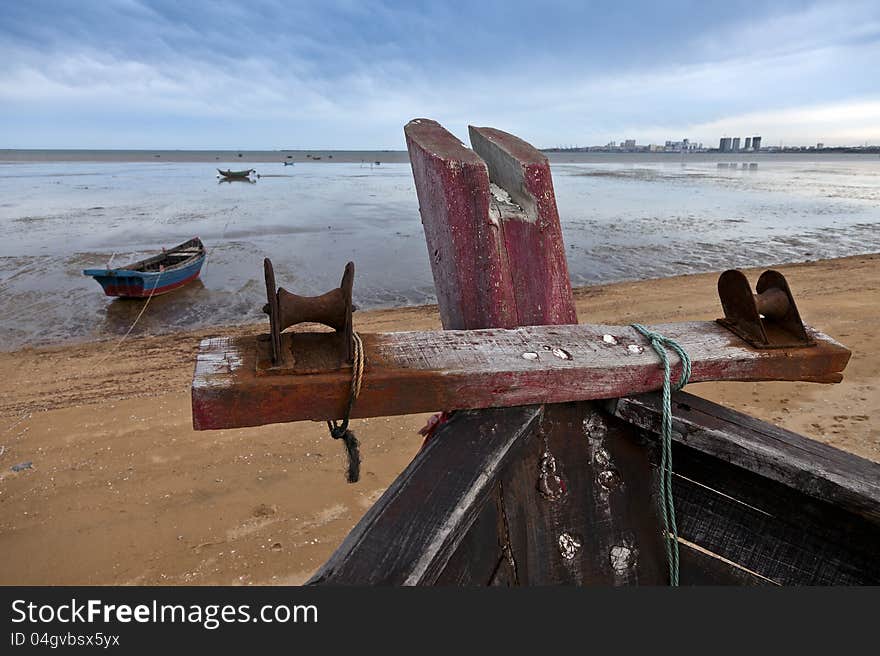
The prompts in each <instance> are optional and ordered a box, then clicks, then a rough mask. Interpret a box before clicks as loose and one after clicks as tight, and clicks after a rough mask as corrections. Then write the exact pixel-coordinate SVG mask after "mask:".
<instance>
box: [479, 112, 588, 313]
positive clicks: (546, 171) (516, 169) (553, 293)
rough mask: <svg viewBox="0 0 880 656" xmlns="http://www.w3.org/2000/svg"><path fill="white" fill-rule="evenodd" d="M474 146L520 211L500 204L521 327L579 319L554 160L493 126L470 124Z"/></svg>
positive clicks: (506, 250) (499, 185)
mask: <svg viewBox="0 0 880 656" xmlns="http://www.w3.org/2000/svg"><path fill="white" fill-rule="evenodd" d="M469 131H470V138H471V144H472V145H473V147H474V150H475V151H476V153H477V154H478V155H480V157H482V158H483V160H484V161H485V162H486V164H487V166H488V168H489V180H490V181H491V182H492V183H494V184H495V185H497V186H498V187H500V188H501V189H503V190H505V191H506V192H507V193H508V194H509V195H510V197H511V200H512V201H513V202H514V203H515V204H516V205H519V207H520V209H521V210H522V211H515V212H509V211H503V209H502V208H501V203H497V202H496V203H493V210H494V209H496V208H498V209H502V211H500V214H501V220H500V221H499V223H500V226H499V230H500V231H501V233H502V234H503V242H504V250H505V255H506V257H505V261H506V262H507V264H508V267H509V275H510V279H511V280H512V281H513V287H514V289H515V290H516V293H515V300H516V311H517V325H519V326H537V325H550V324H554V325H558V324H566V323H577V312H576V310H575V306H574V300H573V298H572V293H571V282H570V280H569V276H568V262H567V260H566V257H565V243H564V241H563V239H562V227H561V225H560V222H559V211H558V209H557V208H556V194H555V192H554V191H553V178H552V176H551V175H550V163H549V161H548V160H547V157H546V156H545V155H544V154H543V153H541V152H540V151H539V150H537V149H536V148H534V147H533V146H531V145H530V144H528V143H526V142H525V141H523V140H522V139H520V138H519V137H515V136H513V135H512V134H508V133H507V132H502V131H501V130H496V129H494V128H477V127H473V126H471V127H470V128H469Z"/></svg>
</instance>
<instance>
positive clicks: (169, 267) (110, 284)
mask: <svg viewBox="0 0 880 656" xmlns="http://www.w3.org/2000/svg"><path fill="white" fill-rule="evenodd" d="M206 256H207V249H206V248H205V245H204V244H203V243H202V240H201V239H199V238H198V237H193V238H192V239H190V240H189V241H185V242H183V243H182V244H180V245H178V246H175V247H174V248H171V249H169V250H165V249H162V252H161V253H160V254H158V255H154V256H153V257H148V258H147V259H145V260H140V261H139V262H135V263H134V264H129V265H128V266H124V267H119V268H117V269H110V268H107V269H85V270H84V271H83V274H85V275H87V276H91V277H92V278H94V279H95V280H97V281H98V284H99V285H101V287H102V288H103V289H104V293H105V294H106V295H107V296H121V297H123V298H146V297H148V296H155V295H158V294H165V293H167V292H170V291H172V290H175V289H177V288H178V287H183V286H184V285H185V284H187V283H188V282H192V281H193V280H195V279H196V278H198V277H199V274H200V273H201V271H202V265H203V264H204V263H205V257H206Z"/></svg>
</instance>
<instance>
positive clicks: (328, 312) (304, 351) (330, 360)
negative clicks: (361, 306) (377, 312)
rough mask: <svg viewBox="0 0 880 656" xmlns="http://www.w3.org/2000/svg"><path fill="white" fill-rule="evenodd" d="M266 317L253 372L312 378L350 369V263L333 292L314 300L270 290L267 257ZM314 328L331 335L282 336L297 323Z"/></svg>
mask: <svg viewBox="0 0 880 656" xmlns="http://www.w3.org/2000/svg"><path fill="white" fill-rule="evenodd" d="M263 271H264V274H265V278H266V298H267V301H268V302H267V303H266V305H264V306H263V312H265V313H266V314H268V315H269V334H268V335H261V336H260V338H258V340H259V343H260V345H261V346H260V348H259V350H258V353H259V355H258V358H257V372H258V373H259V372H264V373H318V372H322V371H333V370H336V369H342V368H344V367H346V366H348V365H349V364H351V362H352V359H353V357H354V354H353V353H352V342H351V334H352V312H353V311H354V306H353V304H352V289H353V287H354V262H349V263H348V264H346V265H345V272H344V273H343V274H342V282H341V283H340V285H339V287H337V288H336V289H333V290H331V291H329V292H327V293H326V294H322V295H320V296H300V295H298V294H293V293H291V292H289V291H287V290H286V289H284V288H283V287H278V288H276V286H275V271H274V269H273V268H272V261H271V260H270V259H269V258H266V259H265V260H263ZM307 322H308V323H318V324H322V325H324V326H327V327H329V328H333V329H334V332H309V333H304V332H303V333H284V334H283V335H282V331H283V330H285V329H286V328H289V327H290V326H295V325H296V324H300V323H307Z"/></svg>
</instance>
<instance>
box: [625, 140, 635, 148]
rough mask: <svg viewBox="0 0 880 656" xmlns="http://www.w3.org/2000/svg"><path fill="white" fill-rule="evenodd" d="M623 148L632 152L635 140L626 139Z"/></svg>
mask: <svg viewBox="0 0 880 656" xmlns="http://www.w3.org/2000/svg"><path fill="white" fill-rule="evenodd" d="M623 147H624V148H627V149H629V150H632V149H633V148H635V147H636V140H635V139H627V140H626V141H624V142H623Z"/></svg>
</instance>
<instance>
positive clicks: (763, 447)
mask: <svg viewBox="0 0 880 656" xmlns="http://www.w3.org/2000/svg"><path fill="white" fill-rule="evenodd" d="M672 407H673V429H674V431H675V433H674V439H675V440H676V441H678V442H680V443H682V444H685V445H687V446H690V447H692V448H694V449H697V450H698V451H702V452H703V453H708V454H710V455H712V456H714V457H716V458H719V459H720V460H722V461H724V462H729V463H732V464H734V465H737V466H739V467H742V468H743V469H745V470H747V471H750V472H754V473H756V474H759V475H761V476H763V477H765V478H768V479H770V480H774V481H777V482H779V483H783V484H784V485H786V486H788V487H791V488H792V489H795V490H798V491H800V492H803V493H804V494H806V495H808V496H811V497H815V498H817V499H821V500H822V501H827V502H829V503H832V504H834V505H836V506H838V507H840V508H842V509H844V510H848V511H850V512H853V513H856V514H860V515H863V516H865V517H866V518H868V519H870V520H872V521H874V522H877V523H878V524H880V464H878V463H875V462H871V461H869V460H865V459H864V458H860V457H858V456H855V455H853V454H851V453H847V452H845V451H841V450H840V449H835V448H834V447H832V446H828V445H827V444H822V443H821V442H817V441H815V440H811V439H809V438H807V437H804V436H802V435H798V434H797V433H793V432H791V431H788V430H785V429H784V428H780V427H778V426H774V425H773V424H770V423H767V422H764V421H760V420H758V419H755V418H754V417H750V416H748V415H745V414H743V413H741V412H737V411H735V410H730V409H728V408H725V407H723V406H720V405H718V404H716V403H712V402H711V401H707V400H705V399H701V398H700V397H698V396H694V395H692V394H687V393H685V392H679V393H677V394H675V395H674V397H673V406H672ZM615 414H616V415H617V416H618V417H620V418H622V419H625V420H626V421H629V422H631V423H633V424H635V425H637V426H640V427H642V428H645V429H647V430H650V431H654V432H658V431H659V427H660V422H661V418H662V408H661V404H660V399H659V397H658V395H656V394H650V395H645V396H641V397H636V398H632V397H628V398H622V399H620V400H619V401H618V402H617V405H616V409H615Z"/></svg>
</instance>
